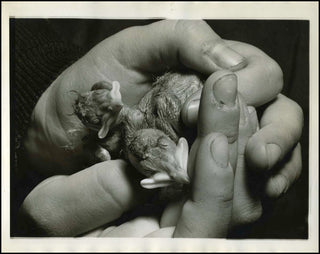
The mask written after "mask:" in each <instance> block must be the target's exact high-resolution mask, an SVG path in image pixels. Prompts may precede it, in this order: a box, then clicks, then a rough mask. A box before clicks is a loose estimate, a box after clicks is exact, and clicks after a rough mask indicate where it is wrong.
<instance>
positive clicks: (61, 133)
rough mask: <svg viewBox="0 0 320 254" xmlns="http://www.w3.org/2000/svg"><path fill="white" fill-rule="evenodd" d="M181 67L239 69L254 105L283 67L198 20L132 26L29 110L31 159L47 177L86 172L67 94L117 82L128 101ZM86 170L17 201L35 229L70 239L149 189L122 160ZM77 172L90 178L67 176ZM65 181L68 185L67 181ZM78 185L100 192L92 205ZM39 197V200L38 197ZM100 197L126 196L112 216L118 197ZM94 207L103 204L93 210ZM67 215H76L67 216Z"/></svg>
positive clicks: (81, 131)
mask: <svg viewBox="0 0 320 254" xmlns="http://www.w3.org/2000/svg"><path fill="white" fill-rule="evenodd" d="M227 45H229V46H227ZM233 49H234V50H236V51H239V52H241V53H242V55H243V56H240V55H239V54H238V53H236V52H235V51H234V50H233ZM182 66H184V67H188V68H191V69H194V70H196V71H199V72H200V73H203V74H211V73H212V72H215V71H217V70H219V69H231V70H238V69H241V68H243V69H242V71H239V73H238V80H239V84H238V88H239V91H241V92H242V93H243V95H244V96H245V99H246V100H247V102H249V103H251V104H254V105H258V104H260V103H264V102H266V101H268V100H270V99H271V98H273V97H274V96H275V94H277V93H278V90H280V89H281V86H282V83H281V70H280V69H279V67H278V65H277V64H276V63H275V62H274V61H273V60H272V59H270V58H269V57H268V56H267V55H265V54H264V53H262V52H261V51H260V50H259V49H257V48H255V47H252V46H250V45H247V44H244V43H237V42H228V41H225V40H222V39H221V38H220V37H219V36H218V35H216V34H215V33H214V32H213V31H212V30H211V28H210V27H209V26H208V25H207V24H206V23H205V22H203V21H167V20H166V21H161V22H156V23H154V24H151V25H149V26H144V27H132V28H129V29H126V30H124V31H122V32H120V33H118V34H116V35H114V36H112V37H109V38H107V39H106V40H104V41H103V42H101V43H100V44H98V45H97V46H96V47H94V48H93V49H92V50H91V51H90V52H88V53H87V54H86V55H85V56H84V57H82V58H81V59H79V60H78V61H77V62H76V63H75V64H73V65H72V66H70V67H69V68H68V69H67V70H65V71H64V72H63V73H62V74H61V75H60V76H59V77H58V78H57V80H55V81H54V82H53V83H52V84H51V86H50V87H49V88H48V89H47V90H46V92H45V93H44V94H43V95H42V97H41V98H40V100H39V102H38V103H37V106H36V108H35V110H34V113H33V116H32V122H31V128H30V130H29V134H28V138H27V140H26V148H27V151H28V152H29V156H30V159H31V160H33V162H34V164H35V165H36V166H37V167H38V168H39V169H40V171H42V172H43V173H46V174H52V175H55V174H71V173H74V172H76V171H79V170H81V169H83V163H84V160H83V158H85V156H84V151H83V150H82V146H81V143H82V141H81V140H82V137H83V136H84V135H85V134H86V129H85V128H84V126H83V125H82V124H81V123H80V121H79V119H78V118H77V117H76V116H75V115H72V113H73V103H74V99H75V98H74V94H73V93H71V92H70V91H77V92H79V93H82V92H84V91H88V90H90V88H91V86H92V85H93V84H94V83H96V82H97V81H101V80H111V81H113V80H117V81H119V83H120V84H121V94H122V98H123V102H124V103H126V104H127V105H133V104H136V103H137V102H138V101H139V100H140V98H141V97H142V96H143V95H144V94H145V93H146V92H147V91H148V90H149V89H150V88H151V86H150V84H151V83H152V81H153V77H154V75H158V74H159V73H161V72H163V71H166V70H167V69H168V68H178V67H182ZM258 74H259V75H258ZM257 91H259V93H258V92H257ZM74 130H77V131H76V132H74ZM110 163H111V164H112V166H111V164H110ZM109 167H111V168H113V171H114V174H111V175H110V174H109V172H107V170H108V169H109ZM89 169H90V170H89ZM89 169H88V170H82V171H80V172H79V173H76V174H73V175H70V176H68V177H65V176H63V177H62V176H61V177H60V176H59V177H54V178H50V179H48V182H45V183H44V184H42V185H40V186H39V188H38V187H37V188H35V189H34V191H33V192H32V193H30V195H29V196H28V197H27V199H26V200H25V202H24V204H23V206H22V213H23V214H26V215H27V217H30V218H31V220H33V222H32V223H35V224H39V223H40V222H41V223H40V225H38V226H39V227H40V228H42V229H43V228H45V230H44V231H45V232H46V233H45V234H48V235H65V236H73V235H77V234H80V233H82V232H85V231H87V230H90V229H92V228H94V227H95V226H97V224H104V223H108V222H110V220H112V219H114V218H115V217H117V216H120V215H121V214H122V213H123V212H124V211H125V210H129V209H131V208H132V207H133V206H134V204H136V203H135V202H136V201H138V202H143V198H140V197H141V196H143V195H144V194H146V191H145V192H143V193H141V190H140V189H139V188H138V189H137V187H139V186H138V185H136V182H135V180H134V179H135V178H134V177H132V178H131V177H124V172H127V171H126V170H124V168H123V162H119V161H115V162H114V161H112V162H104V163H101V164H96V165H94V166H92V167H91V168H89ZM97 172H100V173H97ZM104 173H105V174H104ZM77 177H78V178H81V179H87V180H86V181H85V180H79V179H78V180H72V179H73V178H74V179H77ZM97 177H99V178H98V180H97ZM63 179H68V180H63ZM69 181H70V182H71V183H72V184H67V183H68V182H69ZM77 181H79V183H78V182H77ZM118 182H119V185H118V184H117V186H118V188H115V190H117V191H118V192H116V193H114V192H110V189H108V188H107V189H106V188H105V187H106V186H107V187H108V186H109V184H110V183H118ZM80 183H83V184H80ZM61 186H64V187H65V188H61ZM79 186H83V192H84V193H86V190H87V188H88V190H90V189H91V190H94V191H93V192H94V193H96V192H97V193H100V194H98V195H96V196H95V197H94V198H93V199H92V200H91V202H92V203H91V205H90V206H88V202H87V199H88V198H89V196H83V195H82V192H81V191H77V190H79ZM111 186H113V185H111ZM127 186H134V187H132V188H131V187H130V188H128V187H127ZM119 190H121V191H119ZM122 190H123V191H122ZM88 193H92V192H90V191H89V192H88ZM110 193H111V194H110ZM147 193H150V192H148V191H147ZM66 194H67V195H66ZM39 195H40V196H41V197H42V199H41V200H43V204H42V203H41V202H40V203H39V202H38V200H40V199H39V197H40V196H39ZM104 195H105V196H110V195H111V197H115V198H116V199H115V200H119V199H120V200H122V201H123V203H122V202H120V203H121V208H120V209H117V210H116V211H117V212H115V213H113V212H111V215H112V216H106V214H105V213H107V214H108V209H110V207H112V206H115V207H116V205H117V202H114V200H111V201H110V202H109V201H108V202H106V203H104V205H102V206H100V205H99V204H100V202H101V197H103V196H104ZM113 195H114V196H113ZM61 197H64V198H65V199H64V200H65V201H63V202H62V203H61V204H63V205H61V204H57V203H56V201H57V200H58V201H59V199H60V198H61ZM84 197H85V198H84ZM66 200H67V201H66ZM70 200H73V201H72V202H69V201H70ZM133 200H134V201H135V202H132V201H133ZM44 201H45V202H44ZM97 205H98V206H99V207H100V208H101V209H96V208H97ZM108 205H110V206H108ZM78 207H86V209H78ZM104 209H106V210H104ZM111 210H112V209H111ZM50 211H54V213H56V216H55V217H49V218H50V219H44V218H46V215H48V214H51V213H50ZM102 211H104V212H105V213H104V212H102ZM73 215H75V216H73ZM70 216H71V218H75V219H73V220H69V217H70ZM69 221H70V222H71V221H72V223H69ZM93 221H95V222H94V223H92V222H93ZM75 225H77V226H75Z"/></svg>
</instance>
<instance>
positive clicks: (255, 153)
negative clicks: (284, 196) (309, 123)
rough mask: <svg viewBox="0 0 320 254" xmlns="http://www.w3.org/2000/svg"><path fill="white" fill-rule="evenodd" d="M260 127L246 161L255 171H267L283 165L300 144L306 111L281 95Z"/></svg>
mask: <svg viewBox="0 0 320 254" xmlns="http://www.w3.org/2000/svg"><path fill="white" fill-rule="evenodd" d="M260 126H261V129H260V130H259V131H258V132H256V133H255V134H254V135H253V136H252V137H251V138H250V139H249V141H248V144H247V147H246V159H247V162H248V165H249V166H250V168H252V169H253V170H256V171H266V170H269V169H271V168H272V167H273V166H274V165H275V164H277V163H278V162H279V161H281V160H282V159H283V158H284V156H285V155H286V154H287V153H288V152H289V151H291V149H292V147H293V146H294V145H295V144H296V143H297V142H298V140H299V138H300V136H301V132H302V126H303V113H302V110H301V108H300V107H299V106H298V104H296V103H295V102H294V101H292V100H290V99H288V98H287V97H285V96H283V95H281V94H280V95H279V96H278V97H277V99H276V100H275V101H274V102H273V103H272V104H271V105H270V106H269V107H268V108H267V109H266V110H265V112H264V113H263V116H262V118H261V122H260Z"/></svg>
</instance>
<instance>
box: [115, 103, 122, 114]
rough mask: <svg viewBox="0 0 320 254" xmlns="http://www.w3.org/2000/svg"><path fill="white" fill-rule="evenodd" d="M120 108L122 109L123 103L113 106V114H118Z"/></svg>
mask: <svg viewBox="0 0 320 254" xmlns="http://www.w3.org/2000/svg"><path fill="white" fill-rule="evenodd" d="M122 108H123V103H118V104H115V105H113V110H114V111H115V112H119V111H120V110H121V109H122Z"/></svg>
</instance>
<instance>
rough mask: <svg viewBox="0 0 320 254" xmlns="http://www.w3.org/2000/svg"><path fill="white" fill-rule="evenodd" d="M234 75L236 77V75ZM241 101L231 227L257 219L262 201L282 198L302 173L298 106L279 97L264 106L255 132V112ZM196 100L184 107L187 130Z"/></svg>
mask: <svg viewBox="0 0 320 254" xmlns="http://www.w3.org/2000/svg"><path fill="white" fill-rule="evenodd" d="M235 74H236V75H238V73H237V72H235ZM241 98H242V97H241V96H240V105H241V106H240V115H241V117H240V127H239V138H238V161H237V169H236V175H235V184H234V200H233V215H232V226H240V225H245V224H248V223H252V222H255V221H256V220H257V219H259V218H260V216H261V215H262V212H263V211H262V200H263V199H264V198H269V199H270V198H271V199H273V198H277V197H279V196H281V195H282V194H284V193H285V192H286V191H287V190H288V189H289V188H290V187H291V186H292V184H293V183H294V182H295V180H296V179H297V178H298V177H299V176H300V173H301V169H302V164H301V148H300V144H299V143H298V140H299V138H300V136H301V132H302V127H303V113H302V110H301V108H300V107H299V105H297V104H296V103H295V102H294V101H292V100H290V99H289V98H287V97H285V96H284V95H282V94H279V95H278V96H277V98H276V99H274V100H273V101H272V102H271V103H269V104H268V105H267V107H266V109H265V111H264V112H263V115H262V118H261V119H260V129H256V127H258V128H259V124H257V115H256V111H255V109H254V108H253V107H250V106H249V107H246V106H244V105H245V103H244V100H243V99H241ZM198 99H199V98H198V95H195V97H194V98H190V99H189V101H187V102H186V104H185V108H184V110H183V114H184V115H183V119H184V120H185V121H186V122H187V124H188V125H189V126H194V125H195V124H196V121H197V113H196V111H197V109H198V108H199V106H198V105H199V103H198V102H197V100H198ZM193 101H196V103H194V102H193ZM187 113H189V118H187V116H186V115H187ZM266 147H268V150H266ZM269 148H270V150H269Z"/></svg>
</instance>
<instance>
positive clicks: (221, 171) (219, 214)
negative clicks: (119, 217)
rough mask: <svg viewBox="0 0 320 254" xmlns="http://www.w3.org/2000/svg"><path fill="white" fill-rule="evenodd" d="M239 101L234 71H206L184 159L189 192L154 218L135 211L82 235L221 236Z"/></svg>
mask: <svg viewBox="0 0 320 254" xmlns="http://www.w3.org/2000/svg"><path fill="white" fill-rule="evenodd" d="M239 106H240V105H239V100H238V98H237V80H236V76H235V75H234V74H233V73H232V72H230V71H225V70H222V71H218V72H215V73H214V74H212V75H211V76H210V77H209V78H208V80H207V81H206V82H205V85H204V88H203V91H202V96H201V103H200V109H199V118H198V135H197V139H196V140H195V142H194V143H193V145H192V148H191V151H190V156H189V160H188V174H189V176H190V178H191V190H190V193H187V194H186V195H185V196H184V197H182V198H181V199H179V200H177V201H174V202H172V203H170V204H169V205H168V206H167V208H166V209H165V210H164V212H163V214H162V216H161V218H160V220H159V218H158V217H156V216H149V217H139V218H135V219H134V220H132V221H130V222H128V223H124V224H122V225H120V226H118V227H109V228H106V229H100V230H98V231H95V232H92V233H90V234H89V235H87V236H93V234H94V235H95V236H99V237H123V236H126V237H142V236H145V237H198V238H201V237H205V238H207V237H210V238H215V237H226V235H227V232H228V228H229V224H230V221H231V215H232V201H233V183H234V171H233V169H232V165H234V168H235V166H236V161H237V138H238V128H239V118H240V109H239ZM148 232H149V233H148Z"/></svg>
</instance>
